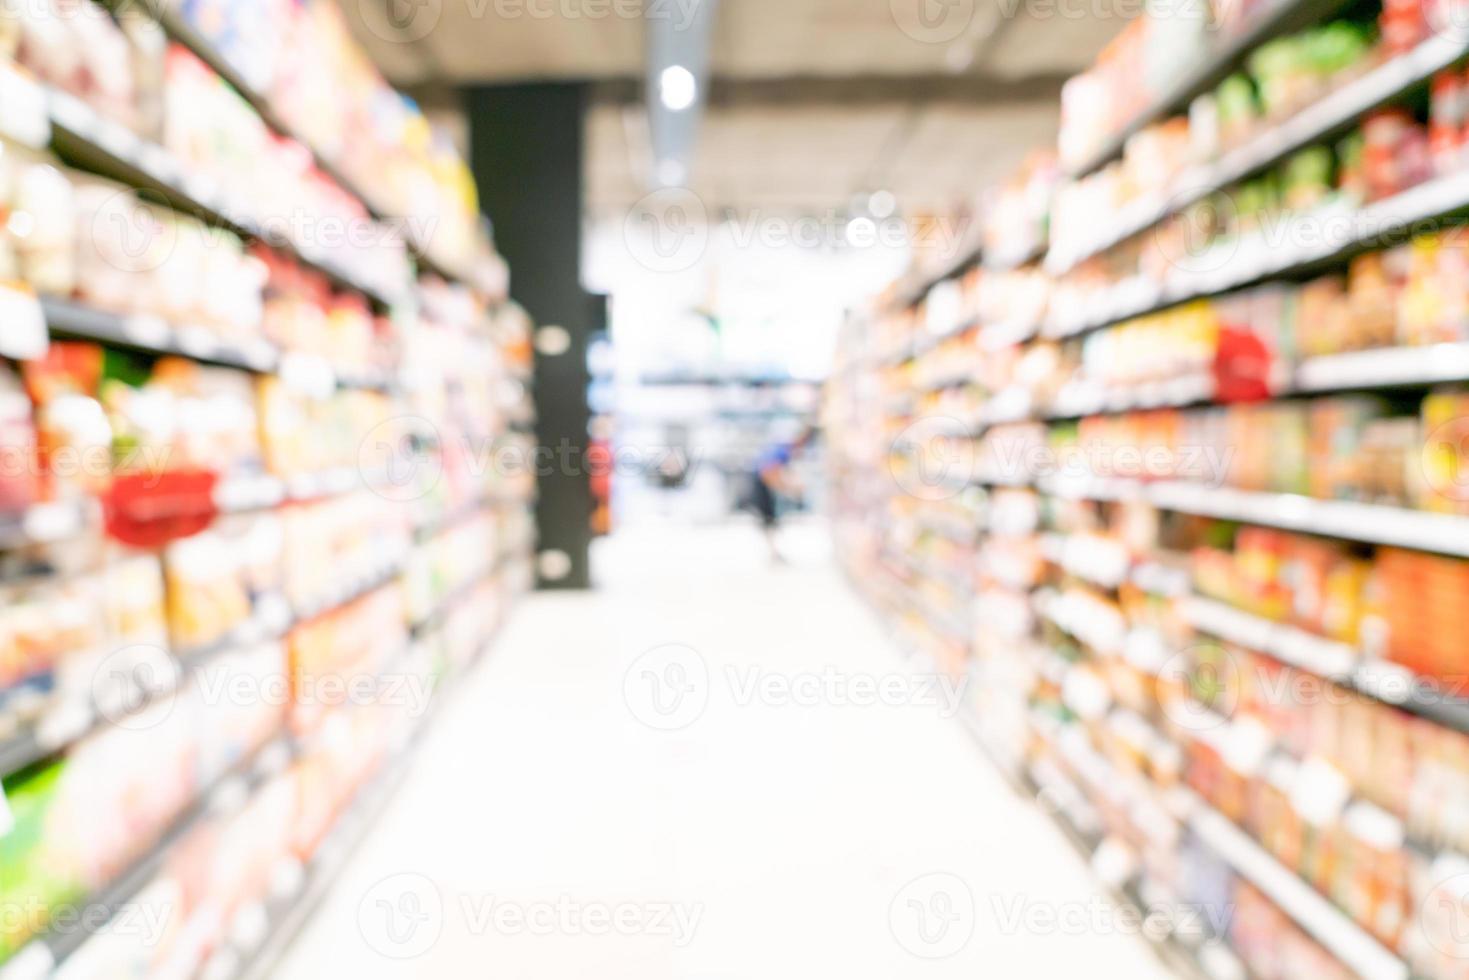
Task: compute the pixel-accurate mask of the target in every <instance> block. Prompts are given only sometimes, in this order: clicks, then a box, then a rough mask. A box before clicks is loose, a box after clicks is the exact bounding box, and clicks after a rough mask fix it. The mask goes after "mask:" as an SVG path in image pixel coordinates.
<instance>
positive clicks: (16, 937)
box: [0, 562, 528, 980]
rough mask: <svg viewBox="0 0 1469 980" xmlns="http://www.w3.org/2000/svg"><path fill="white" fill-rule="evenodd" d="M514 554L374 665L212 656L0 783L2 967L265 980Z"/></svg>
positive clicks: (29, 976)
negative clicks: (186, 682)
mask: <svg viewBox="0 0 1469 980" xmlns="http://www.w3.org/2000/svg"><path fill="white" fill-rule="evenodd" d="M520 564H523V562H521V563H519V564H517V565H514V566H511V567H504V568H502V569H501V570H500V573H499V575H498V576H497V577H496V578H494V579H489V580H486V581H484V582H483V583H482V585H481V587H480V588H479V589H477V590H473V591H469V590H465V591H462V592H461V593H459V594H457V595H455V596H452V597H450V598H449V599H448V600H446V606H447V605H452V607H453V608H446V609H445V610H444V611H443V612H442V613H441V614H439V615H437V616H436V617H435V618H434V624H433V628H432V629H431V630H427V631H424V632H422V633H420V634H418V635H416V636H415V637H414V638H413V639H412V640H411V641H410V642H409V643H408V645H407V646H406V648H400V650H399V651H398V653H397V654H396V655H394V656H391V657H389V658H387V659H385V660H382V661H378V662H376V663H375V664H374V665H371V666H369V665H364V664H362V663H358V662H354V663H351V664H345V665H333V664H331V663H327V662H323V663H321V664H318V665H317V666H316V667H315V668H314V669H313V671H312V672H311V673H310V674H309V675H303V674H301V672H300V670H299V669H293V670H291V671H283V668H284V665H283V664H282V663H281V661H280V660H279V645H275V646H274V647H272V645H270V644H266V645H263V646H261V647H259V648H255V649H247V650H241V651H239V652H238V653H234V654H229V655H222V656H221V657H219V658H217V659H216V660H215V661H214V662H213V663H214V664H215V665H216V666H215V667H214V668H213V669H212V670H211V671H210V674H209V676H207V677H206V676H203V675H201V677H200V679H199V682H198V683H196V684H192V685H190V686H189V687H188V688H187V689H185V690H182V691H180V692H179V693H178V694H176V695H173V696H171V697H169V698H168V699H166V700H164V701H161V702H160V703H158V704H156V705H151V704H150V705H149V706H148V707H147V708H145V709H144V710H142V711H140V712H138V713H136V714H133V715H130V716H128V717H127V718H126V719H123V720H122V721H120V722H118V723H117V724H116V725H114V726H113V727H110V728H108V729H106V730H105V731H103V732H101V733H100V734H98V735H96V736H93V737H92V738H90V739H88V740H86V741H84V742H82V743H80V744H79V745H78V746H76V747H75V748H73V749H72V750H70V751H69V752H68V753H67V754H66V755H65V756H64V757H62V758H60V759H56V760H50V761H45V762H41V763H38V764H37V765H35V766H33V767H32V768H30V769H28V770H25V771H22V772H21V773H18V774H16V775H15V776H14V777H12V778H10V779H7V781H6V785H5V791H6V793H5V795H4V796H0V801H3V802H5V804H6V805H5V809H4V811H3V812H0V819H3V820H4V825H0V866H3V868H4V869H5V874H4V876H3V877H0V903H3V905H4V907H5V908H6V909H9V910H18V911H19V914H14V912H12V914H8V915H7V916H6V917H5V919H4V921H3V922H0V978H3V980H39V978H45V977H54V978H59V980H89V978H102V977H106V978H109V980H118V978H125V977H146V976H198V977H204V978H209V980H236V978H244V977H251V978H253V977H259V976H264V975H266V973H267V972H268V969H269V964H270V962H271V960H272V959H273V958H274V956H276V955H278V954H279V952H280V951H281V949H282V948H283V946H284V943H285V942H286V941H287V940H288V938H289V935H288V934H289V931H290V930H293V929H294V928H295V927H296V926H297V925H299V920H300V919H301V918H302V917H303V916H304V912H305V911H306V910H307V909H309V907H310V905H311V903H312V902H313V901H314V896H315V895H316V894H317V893H319V891H320V890H321V889H322V888H323V887H324V885H325V883H326V882H327V881H329V880H330V878H331V877H332V875H333V874H334V873H335V870H336V868H337V867H339V866H340V864H341V863H342V862H343V860H344V858H345V856H346V853H345V852H346V851H347V850H348V849H349V848H350V846H351V844H352V842H353V841H354V840H355V838H356V837H358V836H360V834H361V832H362V830H363V829H364V826H365V823H366V821H367V819H368V817H369V815H370V814H371V813H373V812H375V811H376V809H378V808H379V807H380V806H381V804H382V802H384V801H385V799H386V796H387V795H388V792H389V791H390V789H391V787H392V785H393V783H394V782H395V779H396V776H397V775H400V774H401V770H402V768H403V764H404V761H405V760H406V758H407V756H408V753H409V752H410V750H411V746H412V745H413V743H414V742H415V741H416V739H417V738H418V737H419V735H420V734H421V733H422V731H423V729H424V726H425V724H426V723H427V721H428V720H429V719H430V718H432V717H433V716H434V714H436V713H437V711H438V710H439V707H440V704H441V702H442V700H443V692H444V690H445V681H446V680H447V679H449V678H452V677H457V676H459V675H461V674H462V673H463V672H464V671H466V670H467V669H468V668H469V667H470V666H471V665H472V664H473V663H474V662H475V660H476V659H477V658H478V656H479V654H480V653H481V652H482V651H483V650H484V649H485V647H486V646H487V645H488V643H489V642H490V639H491V638H492V637H493V635H494V634H495V632H496V631H497V630H498V627H499V625H500V623H501V622H502V620H503V616H504V612H505V610H506V608H507V607H508V603H509V602H510V600H511V599H512V597H513V595H514V594H516V593H518V592H520V591H521V590H522V589H523V588H524V586H525V577H526V576H525V574H524V573H525V572H526V571H527V570H528V569H527V568H522V567H519V565H520ZM297 666H298V667H299V665H297ZM337 667H341V669H340V670H338V669H337ZM368 673H370V674H371V676H370V677H368V676H367V675H368ZM281 678H284V679H285V680H286V681H287V683H286V684H284V685H281V687H280V689H279V692H278V696H277V694H274V693H272V692H273V691H275V690H276V688H275V687H274V686H273V684H272V683H271V682H272V681H274V680H276V679H281ZM362 678H367V680H368V681H370V683H361V684H359V683H357V681H358V680H359V679H362ZM205 681H208V682H209V683H207V684H206V683H205ZM308 681H309V682H310V683H307V682H308ZM329 688H330V690H331V691H332V692H336V691H340V693H341V696H340V697H336V696H335V695H329V693H328V689H329ZM139 760H146V765H140V764H139ZM98 814H103V815H105V816H104V817H102V818H99V817H98Z"/></svg>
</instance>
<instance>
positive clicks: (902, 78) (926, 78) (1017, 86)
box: [591, 74, 1069, 109]
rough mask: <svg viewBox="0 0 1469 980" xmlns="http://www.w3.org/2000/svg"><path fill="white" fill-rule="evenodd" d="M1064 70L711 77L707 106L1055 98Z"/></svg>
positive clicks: (597, 93)
mask: <svg viewBox="0 0 1469 980" xmlns="http://www.w3.org/2000/svg"><path fill="white" fill-rule="evenodd" d="M1068 77H1069V76H1066V75H1036V76H1030V77H1027V78H1017V79H1004V78H996V77H993V76H985V75H953V74H933V75H858V76H847V77H826V76H815V75H800V76H793V77H788V78H743V79H733V78H713V79H711V80H710V82H709V93H708V95H709V102H708V104H709V106H710V107H711V108H719V109H729V108H736V109H737V108H745V107H757V108H768V107H780V106H811V105H830V106H868V105H884V104H888V105H891V104H894V103H913V102H919V103H922V104H924V105H926V106H930V105H955V104H958V105H966V106H978V105H1001V104H1006V103H1017V102H1055V101H1056V99H1057V97H1058V96H1059V95H1060V92H1061V86H1062V85H1063V84H1065V82H1066V79H1067V78H1068ZM645 94H646V84H645V81H644V79H641V78H613V79H601V80H597V81H594V82H592V86H591V99H592V101H593V102H594V103H596V104H601V105H627V104H631V103H641V102H642V101H643V99H644V97H645Z"/></svg>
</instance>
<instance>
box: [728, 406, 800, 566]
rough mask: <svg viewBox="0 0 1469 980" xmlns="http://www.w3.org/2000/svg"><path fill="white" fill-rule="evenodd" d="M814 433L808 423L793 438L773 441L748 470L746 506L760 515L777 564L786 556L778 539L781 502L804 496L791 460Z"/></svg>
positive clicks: (768, 543) (766, 538)
mask: <svg viewBox="0 0 1469 980" xmlns="http://www.w3.org/2000/svg"><path fill="white" fill-rule="evenodd" d="M814 435H815V430H814V429H813V428H812V427H811V426H809V425H808V426H806V427H804V428H803V429H802V430H801V432H800V434H799V435H797V436H796V438H795V439H793V440H791V441H790V442H774V443H771V444H770V445H769V446H766V447H765V448H764V449H763V450H761V452H760V453H759V455H757V456H756V457H755V462H754V465H753V466H752V467H751V472H750V474H749V491H748V496H747V498H746V501H745V503H744V507H745V509H747V510H749V511H751V512H752V513H754V514H755V516H756V517H757V518H759V520H760V529H761V530H762V531H763V532H764V533H765V543H766V545H767V546H768V547H769V548H770V558H771V560H772V561H774V562H776V563H778V564H784V563H785V556H784V555H782V554H781V552H780V547H779V545H778V543H777V541H776V532H777V531H778V530H779V529H780V518H781V510H782V506H781V505H782V502H783V500H784V501H792V502H798V501H799V500H800V497H801V486H800V480H799V479H798V478H797V475H796V472H795V470H794V469H793V467H792V463H793V461H794V460H795V458H796V456H797V455H799V454H800V453H801V452H802V451H803V450H804V449H805V448H806V446H807V445H809V444H810V442H811V439H812V437H813V436H814Z"/></svg>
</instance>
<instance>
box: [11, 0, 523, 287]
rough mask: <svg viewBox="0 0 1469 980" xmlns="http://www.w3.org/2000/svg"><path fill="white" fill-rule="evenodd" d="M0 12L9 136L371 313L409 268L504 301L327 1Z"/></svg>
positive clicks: (487, 257) (457, 181) (453, 162)
mask: <svg viewBox="0 0 1469 980" xmlns="http://www.w3.org/2000/svg"><path fill="white" fill-rule="evenodd" d="M273 9H274V8H273ZM6 21H7V22H8V24H7V26H8V30H6V31H3V32H0V67H3V68H4V69H5V70H4V71H3V73H0V75H3V77H0V92H3V96H4V98H5V101H6V103H7V107H8V108H7V112H6V114H5V118H4V119H3V120H0V132H3V134H4V135H5V136H6V137H7V138H9V139H11V140H15V141H17V142H20V143H22V144H25V145H27V146H30V147H36V148H50V149H53V150H54V152H55V153H56V154H58V155H60V156H61V157H62V158H63V159H65V160H66V161H67V162H68V163H71V164H73V165H79V166H81V167H82V168H84V169H92V170H95V171H96V172H98V173H100V174H101V175H103V176H106V177H110V178H113V179H114V180H120V181H122V182H124V183H127V184H130V185H132V186H133V187H135V188H136V189H138V190H141V191H144V192H145V193H146V194H148V195H149V196H153V197H161V198H162V199H163V200H164V201H165V203H168V204H169V205H170V206H172V207H175V208H177V209H180V210H183V211H184V212H186V213H191V214H194V216H195V217H200V218H203V219H204V220H205V221H206V223H215V224H218V225H220V226H222V227H224V228H226V229H228V230H230V231H232V232H237V233H238V232H243V233H245V234H246V235H248V236H249V237H251V238H255V239H258V240H260V241H264V242H266V243H267V244H269V245H271V246H272V247H273V248H276V249H281V250H283V251H285V252H288V253H294V254H296V255H297V257H299V258H302V259H304V260H305V261H306V262H307V263H308V264H310V265H313V266H315V267H316V268H318V269H319V270H321V271H322V272H325V273H326V274H327V275H328V276H329V277H331V278H332V279H333V280H334V281H335V282H336V284H337V285H339V286H342V287H345V288H348V289H352V290H354V291H357V292H360V293H362V294H363V295H365V296H366V297H367V298H368V299H370V300H372V301H373V302H375V303H378V304H380V305H382V306H388V305H392V304H395V303H397V302H399V301H401V300H403V299H405V298H406V297H407V296H408V293H409V289H410V284H411V282H412V280H413V277H414V276H415V275H416V274H418V273H421V272H427V273H431V274H435V275H437V276H438V277H440V278H443V279H445V280H448V281H450V282H453V283H456V284H460V285H464V286H467V287H470V288H472V289H474V290H476V291H477V292H479V293H481V294H482V295H484V296H486V297H487V298H490V299H498V298H499V297H501V296H502V295H503V293H504V291H505V285H506V281H507V279H508V277H507V275H506V272H505V266H504V263H503V261H502V260H500V259H499V257H498V256H496V255H495V253H494V249H493V246H492V244H491V242H490V236H489V232H488V227H489V226H488V222H487V221H486V220H485V219H484V217H483V216H482V215H481V213H480V210H479V202H478V198H477V195H476V191H475V185H474V180H473V176H472V174H471V173H470V171H469V168H468V166H467V164H466V163H465V162H464V160H463V159H462V158H461V157H460V155H459V153H458V151H457V150H456V149H455V147H454V145H453V143H452V141H451V140H450V138H449V136H448V135H447V134H445V133H443V132H440V131H438V130H437V129H435V128H434V127H433V126H432V125H431V124H430V123H429V121H428V119H427V118H426V117H425V116H424V114H423V113H422V111H421V110H420V109H419V108H418V106H417V105H416V104H415V103H414V102H413V101H412V100H411V99H408V98H407V97H405V96H403V95H401V94H400V93H398V92H396V91H395V90H394V89H392V88H391V87H390V86H389V85H388V83H387V82H386V81H385V80H384V79H383V78H382V76H381V74H380V73H379V72H378V70H377V69H376V67H375V66H374V65H373V64H372V63H371V61H369V60H368V58H367V57H366V55H365V53H364V52H363V51H362V50H361V48H360V47H359V46H358V44H357V42H356V40H355V39H354V38H353V36H352V34H351V32H350V31H349V29H348V26H347V21H346V19H345V17H344V15H343V14H342V12H341V10H340V9H339V7H338V5H337V4H336V3H334V2H332V0H299V2H294V3H291V4H287V5H285V6H284V7H282V8H281V10H280V11H279V12H278V13H273V14H272V15H271V16H270V17H262V16H261V15H260V13H259V11H258V9H257V8H256V7H255V6H254V5H240V4H233V5H230V4H225V5H221V4H219V3H217V2H214V0H184V2H181V3H177V4H174V3H167V2H165V0H141V2H132V0H95V2H94V0H81V2H79V3H78V2H66V0H38V2H36V3H31V4H25V5H21V6H20V7H18V8H16V9H15V10H14V11H13V12H12V13H11V14H10V15H7V17H6ZM82 43H85V44H86V45H87V47H88V50H89V52H90V55H89V57H90V59H91V61H92V62H93V63H92V64H89V65H88V66H87V67H88V70H87V71H83V70H82V69H81V66H80V65H78V64H77V63H76V61H75V55H74V52H75V50H77V46H78V45H79V44H82ZM180 202H181V203H180ZM200 211H204V212H207V213H204V214H200V213H199V212H200ZM241 219H243V220H241Z"/></svg>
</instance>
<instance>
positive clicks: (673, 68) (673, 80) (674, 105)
mask: <svg viewBox="0 0 1469 980" xmlns="http://www.w3.org/2000/svg"><path fill="white" fill-rule="evenodd" d="M698 96H699V83H698V82H697V81H696V80H695V79H694V73H693V72H691V71H689V70H688V69H687V68H685V67H684V66H683V65H669V66H668V67H667V68H665V69H663V71H661V72H659V74H658V98H659V99H660V100H661V101H662V102H663V105H664V107H665V108H667V109H670V110H672V111H673V112H682V111H683V110H685V109H687V108H688V107H689V106H691V105H693V104H694V100H695V99H697V98H698Z"/></svg>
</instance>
